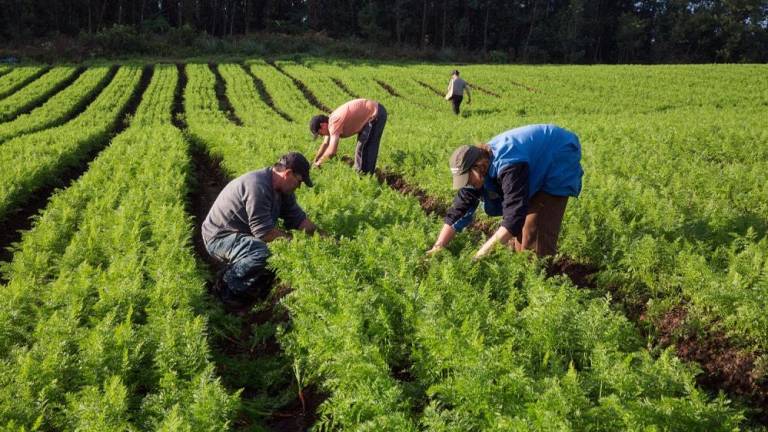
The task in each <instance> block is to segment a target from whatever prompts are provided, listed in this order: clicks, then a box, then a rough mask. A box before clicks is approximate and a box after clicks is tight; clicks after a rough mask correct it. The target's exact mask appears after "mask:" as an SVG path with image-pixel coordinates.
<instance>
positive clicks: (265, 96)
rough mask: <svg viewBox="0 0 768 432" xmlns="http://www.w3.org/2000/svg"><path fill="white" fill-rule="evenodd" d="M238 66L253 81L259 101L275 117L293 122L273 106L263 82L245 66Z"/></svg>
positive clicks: (273, 103)
mask: <svg viewBox="0 0 768 432" xmlns="http://www.w3.org/2000/svg"><path fill="white" fill-rule="evenodd" d="M240 66H242V67H243V69H244V70H245V73H247V74H248V76H250V77H251V78H252V79H253V85H254V86H256V91H257V92H258V93H259V96H260V97H261V100H262V101H264V103H265V104H267V106H269V107H270V108H271V109H272V111H274V112H275V113H277V115H279V116H280V117H282V118H284V119H285V121H288V122H293V121H294V120H293V119H292V118H291V116H289V115H288V114H286V113H285V112H283V111H282V110H280V109H279V108H277V106H276V105H275V102H274V101H273V100H272V96H271V95H270V94H269V92H268V91H267V87H266V86H265V85H264V81H262V80H260V79H259V78H258V77H257V76H256V75H254V74H253V71H252V70H251V69H250V68H248V67H247V66H246V65H244V64H241V65H240Z"/></svg>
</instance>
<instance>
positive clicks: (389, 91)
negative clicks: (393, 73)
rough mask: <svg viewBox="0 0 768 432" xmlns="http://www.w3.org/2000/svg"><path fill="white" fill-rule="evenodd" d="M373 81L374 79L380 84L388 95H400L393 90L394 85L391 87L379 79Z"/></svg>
mask: <svg viewBox="0 0 768 432" xmlns="http://www.w3.org/2000/svg"><path fill="white" fill-rule="evenodd" d="M374 81H376V84H378V85H380V86H381V88H383V89H384V90H385V91H386V92H387V93H389V95H390V96H394V97H400V95H399V94H398V93H397V90H395V89H394V87H392V86H391V85H389V84H387V83H385V82H384V81H381V80H374Z"/></svg>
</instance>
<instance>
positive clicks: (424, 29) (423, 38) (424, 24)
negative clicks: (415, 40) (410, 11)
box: [419, 0, 427, 47]
mask: <svg viewBox="0 0 768 432" xmlns="http://www.w3.org/2000/svg"><path fill="white" fill-rule="evenodd" d="M426 37H427V0H424V8H423V9H422V12H421V39H419V46H422V47H423V46H424V45H425V41H426Z"/></svg>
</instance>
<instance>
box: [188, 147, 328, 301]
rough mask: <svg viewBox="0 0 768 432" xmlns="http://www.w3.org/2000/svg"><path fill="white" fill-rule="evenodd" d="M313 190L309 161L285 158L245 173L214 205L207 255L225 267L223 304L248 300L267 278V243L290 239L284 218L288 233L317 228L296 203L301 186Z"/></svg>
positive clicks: (295, 156)
mask: <svg viewBox="0 0 768 432" xmlns="http://www.w3.org/2000/svg"><path fill="white" fill-rule="evenodd" d="M302 182H303V183H304V184H306V185H307V186H308V187H312V180H311V179H310V178H309V162H308V161H307V159H306V158H305V157H304V156H303V155H302V154H301V153H296V152H291V153H288V154H286V155H283V156H282V157H281V158H280V160H278V161H277V163H276V164H274V165H273V166H272V167H269V168H264V169H261V170H258V171H252V172H249V173H247V174H244V175H242V176H240V177H238V178H236V179H234V180H232V181H231V182H229V183H228V184H227V185H226V186H225V187H224V189H223V190H222V191H221V193H220V194H219V196H218V197H217V198H216V201H215V202H214V203H213V206H212V207H211V210H210V211H209V212H208V216H207V217H206V218H205V221H204V222H203V227H202V236H203V242H204V243H205V248H206V249H207V250H208V253H209V254H210V255H211V256H212V257H213V258H215V259H216V260H218V261H220V262H222V263H224V264H225V265H226V268H225V270H224V274H223V282H224V284H223V286H221V287H220V289H219V296H220V297H221V299H222V301H224V302H225V303H228V304H237V303H238V302H241V301H243V300H246V299H247V298H248V296H249V294H252V291H253V290H254V289H255V288H256V287H255V286H254V284H255V283H256V282H257V281H258V280H259V279H260V278H263V277H265V276H266V275H267V274H268V271H267V269H266V265H267V258H268V257H269V255H270V253H269V248H267V243H269V242H271V241H272V240H275V239H277V238H280V237H284V238H290V235H289V234H288V233H286V232H285V231H283V230H281V229H279V228H278V227H277V219H278V218H281V219H283V221H284V222H285V227H286V228H288V229H300V230H303V231H306V232H307V233H313V232H314V231H315V230H316V227H315V225H314V224H313V223H312V221H310V220H309V219H308V218H307V215H306V213H304V210H302V209H301V207H299V205H298V203H297V202H296V195H295V194H294V191H295V190H296V189H298V188H299V186H301V183H302Z"/></svg>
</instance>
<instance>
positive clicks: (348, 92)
mask: <svg viewBox="0 0 768 432" xmlns="http://www.w3.org/2000/svg"><path fill="white" fill-rule="evenodd" d="M330 78H331V81H333V83H334V84H336V87H338V88H339V89H340V90H341V91H343V92H344V93H345V94H346V95H347V96H349V97H352V98H355V99H358V98H359V97H360V96H358V95H356V94H354V93H352V90H350V89H349V87H347V85H346V84H344V81H342V80H340V79H338V78H334V77H330Z"/></svg>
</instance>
